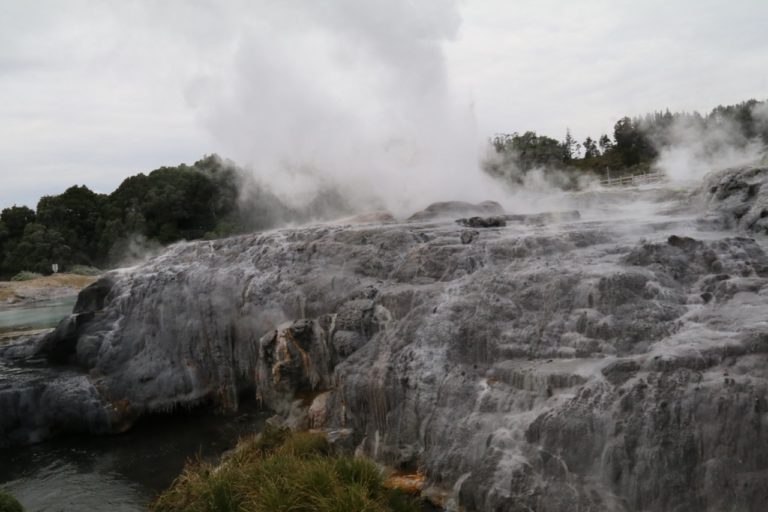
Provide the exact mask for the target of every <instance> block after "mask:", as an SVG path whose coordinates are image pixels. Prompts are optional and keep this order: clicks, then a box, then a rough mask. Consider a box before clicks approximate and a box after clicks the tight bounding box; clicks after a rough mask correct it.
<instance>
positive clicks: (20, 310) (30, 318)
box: [0, 296, 77, 333]
mask: <svg viewBox="0 0 768 512" xmlns="http://www.w3.org/2000/svg"><path fill="white" fill-rule="evenodd" d="M76 300H77V297H76V296H72V297H66V298H62V299H56V300H47V301H42V302H39V303H36V304H35V305H33V306H31V305H30V306H23V307H13V306H7V307H0V333H2V332H9V331H25V330H29V329H45V328H48V327H56V325H57V324H58V323H59V321H61V319H62V318H64V317H65V316H67V315H69V314H70V313H71V312H72V307H73V306H74V305H75V301H76Z"/></svg>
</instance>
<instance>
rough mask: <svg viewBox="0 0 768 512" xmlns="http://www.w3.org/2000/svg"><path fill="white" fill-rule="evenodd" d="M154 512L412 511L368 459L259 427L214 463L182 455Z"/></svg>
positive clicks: (313, 438) (303, 435)
mask: <svg viewBox="0 0 768 512" xmlns="http://www.w3.org/2000/svg"><path fill="white" fill-rule="evenodd" d="M151 510H153V511H154V512H181V511H184V512H235V511H237V512H417V511H418V510H420V509H419V506H418V503H417V501H416V500H415V499H414V498H413V497H411V496H408V495H405V494H403V493H401V492H399V491H397V490H391V489H388V488H386V487H384V477H383V475H382V473H381V470H380V469H379V468H378V467H377V466H376V465H375V464H374V463H373V462H372V461H370V460H366V459H359V458H352V457H348V456H342V455H338V454H335V453H334V452H333V449H332V447H331V446H330V445H329V443H328V441H327V440H326V439H325V437H324V436H323V435H321V434H314V433H309V432H289V431H287V430H282V429H277V428H274V427H267V428H266V429H265V430H264V432H262V433H261V434H259V435H257V436H253V437H250V438H246V439H243V440H241V442H240V443H239V444H238V447H237V448H236V449H235V450H234V452H233V453H232V454H230V455H229V456H227V457H226V458H225V459H224V460H223V461H222V462H221V464H219V465H218V466H212V465H210V464H205V463H201V462H200V461H196V462H190V463H188V464H187V467H186V468H185V469H184V472H183V473H182V475H181V476H179V478H177V479H176V481H175V482H174V483H173V484H172V485H171V487H170V488H169V489H168V490H166V491H165V492H163V493H162V494H161V495H160V496H158V497H157V498H156V499H155V501H154V503H153V504H152V506H151Z"/></svg>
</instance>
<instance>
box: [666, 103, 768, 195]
mask: <svg viewBox="0 0 768 512" xmlns="http://www.w3.org/2000/svg"><path fill="white" fill-rule="evenodd" d="M752 115H753V118H754V119H757V120H759V122H758V123H757V127H758V128H759V127H760V126H761V125H762V124H763V123H768V102H766V103H760V104H757V105H756V106H755V108H754V109H753V111H752ZM667 138H668V140H667V141H666V142H667V144H666V145H665V146H664V147H661V148H660V150H659V157H658V160H657V161H656V167H658V168H659V169H661V170H662V171H664V173H665V174H666V175H667V176H668V177H669V179H670V180H672V181H682V182H685V181H694V180H698V179H700V178H702V177H703V176H704V175H705V174H707V173H708V172H710V171H713V170H718V169H724V168H727V167H735V166H742V165H749V164H754V163H757V162H759V161H761V160H762V159H764V158H765V154H766V147H765V144H764V142H763V141H762V140H760V139H759V138H753V139H748V138H747V137H746V136H745V135H744V134H743V133H742V131H741V129H740V128H739V126H738V125H737V124H736V123H735V122H733V121H732V120H730V119H720V120H718V122H717V123H714V124H713V123H706V124H705V123H702V122H701V121H700V118H695V117H680V118H677V119H675V121H674V122H673V123H672V126H671V127H670V129H669V131H668V132H667Z"/></svg>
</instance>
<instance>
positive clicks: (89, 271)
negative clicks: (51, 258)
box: [64, 265, 103, 276]
mask: <svg viewBox="0 0 768 512" xmlns="http://www.w3.org/2000/svg"><path fill="white" fill-rule="evenodd" d="M64 271H65V272H66V273H67V274H77V275H79V276H99V275H101V274H103V272H102V271H101V270H99V269H98V268H96V267H90V266H88V265H72V266H71V267H69V268H68V269H64Z"/></svg>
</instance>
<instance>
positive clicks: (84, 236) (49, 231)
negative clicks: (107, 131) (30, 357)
mask: <svg viewBox="0 0 768 512" xmlns="http://www.w3.org/2000/svg"><path fill="white" fill-rule="evenodd" d="M711 133H717V134H718V135H717V136H710V137H709V138H707V139H706V140H707V144H708V146H707V148H708V150H710V151H713V152H715V151H717V150H718V149H719V145H726V144H727V145H730V146H736V147H738V146H739V145H746V144H748V143H750V142H751V141H755V140H757V141H761V142H762V143H763V144H768V103H767V102H760V101H756V100H749V101H746V102H742V103H739V104H736V105H730V106H719V107H717V108H715V109H713V110H712V111H711V112H710V113H709V114H706V115H702V114H699V113H698V112H693V113H685V112H683V113H671V112H669V111H668V110H667V111H664V112H655V113H652V114H648V115H646V116H642V117H637V118H629V117H623V118H621V119H619V120H618V121H617V122H616V124H615V126H614V130H613V134H612V135H610V136H609V135H608V134H602V135H600V136H599V137H596V138H592V137H587V138H586V139H585V140H584V141H581V142H579V141H576V140H575V139H574V138H573V137H572V136H571V134H570V132H567V133H566V136H565V138H564V139H563V140H557V139H554V138H552V137H549V136H546V135H539V134H537V133H535V132H532V131H527V132H523V133H518V132H514V133H510V134H498V135H496V136H494V137H493V138H491V139H490V141H489V147H490V154H489V157H488V158H487V159H486V160H485V161H484V162H483V168H484V170H485V171H486V172H488V173H489V174H491V175H492V176H495V177H497V178H499V179H500V180H502V181H503V182H506V183H508V184H512V185H514V184H516V183H522V181H523V179H524V177H525V175H526V173H528V172H530V171H532V170H533V169H537V168H545V169H550V170H557V171H562V172H561V173H560V174H561V175H564V176H568V177H570V179H571V181H572V182H573V183H575V182H576V181H577V180H578V178H579V177H580V176H584V175H585V174H592V175H600V173H602V172H604V170H605V169H609V170H610V172H612V173H614V174H615V175H621V174H626V173H636V172H642V171H644V170H648V169H649V168H650V167H651V166H652V164H653V162H654V161H655V159H656V158H657V156H658V155H659V152H660V151H662V150H663V149H664V148H665V147H669V146H671V145H674V144H676V143H679V142H680V138H681V137H683V136H690V134H694V136H696V134H701V137H705V134H711ZM566 185H569V184H567V183H566ZM570 185H572V183H571V184H570ZM246 189H247V190H248V194H247V199H246V200H244V199H243V190H246ZM333 194H334V192H333V191H322V192H321V193H320V194H319V195H318V197H317V198H316V199H315V200H314V201H313V202H311V203H310V204H308V205H305V207H303V208H302V209H301V210H297V209H295V208H291V207H289V206H287V205H285V204H284V203H283V202H281V201H280V200H279V199H278V198H277V197H276V196H274V195H273V194H272V193H270V192H269V191H268V190H267V189H266V188H264V187H261V186H259V185H258V184H256V183H254V182H253V181H252V180H251V178H250V177H249V175H248V173H246V172H244V171H243V170H242V169H240V168H238V167H237V166H236V165H235V164H234V163H233V162H231V161H228V160H223V159H221V158H219V157H218V156H216V155H209V156H205V157H204V158H202V159H201V160H199V161H197V162H195V163H194V164H192V165H186V164H181V165H178V166H176V167H161V168H160V169H157V170H154V171H152V172H150V173H148V174H143V173H140V174H137V175H135V176H131V177H129V178H126V179H125V180H124V181H123V182H122V183H121V184H120V186H119V187H118V188H117V189H116V190H115V191H114V192H112V193H111V194H99V193H96V192H94V191H92V190H90V189H89V188H88V187H86V186H84V185H75V186H72V187H70V188H68V189H67V190H65V191H64V192H63V193H61V194H59V195H53V196H45V197H43V198H41V199H40V201H39V202H38V204H37V207H36V208H35V209H32V208H29V207H26V206H12V207H9V208H5V209H4V210H2V212H0V278H2V279H8V278H12V277H13V276H16V275H18V274H19V273H20V272H23V271H28V272H38V273H44V274H47V273H50V272H51V271H52V265H53V264H56V265H58V268H59V270H61V271H68V270H71V269H72V268H73V267H75V266H89V267H98V268H109V267H112V266H115V265H120V264H125V263H126V262H127V261H128V260H129V259H130V256H131V255H137V256H138V255H139V253H141V252H142V251H145V250H147V249H148V248H151V247H160V246H162V245H165V244H169V243H172V242H176V241H179V240H195V239H201V238H219V237H224V236H229V235H233V234H237V233H244V232H249V231H255V230H260V229H266V228H269V227H273V226H275V225H279V224H280V223H282V222H285V221H288V220H298V221H301V220H302V219H309V218H313V217H324V216H327V215H329V214H330V213H331V211H333V213H338V211H339V205H343V204H344V201H343V198H340V197H333ZM331 205H333V206H331ZM342 209H343V208H342Z"/></svg>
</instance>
